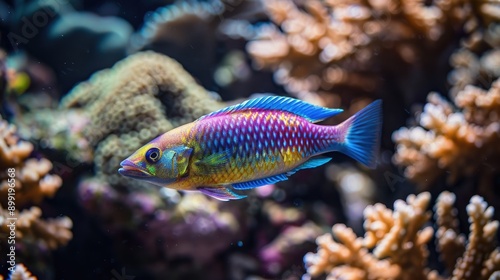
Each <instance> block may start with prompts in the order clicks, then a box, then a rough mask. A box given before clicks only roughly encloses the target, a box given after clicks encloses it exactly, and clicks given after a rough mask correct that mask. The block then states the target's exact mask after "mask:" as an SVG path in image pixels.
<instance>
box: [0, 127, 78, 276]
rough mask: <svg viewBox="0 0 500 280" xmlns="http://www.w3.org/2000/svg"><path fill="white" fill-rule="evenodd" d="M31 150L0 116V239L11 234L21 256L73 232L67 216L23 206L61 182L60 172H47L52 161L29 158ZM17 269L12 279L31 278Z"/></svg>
mask: <svg viewBox="0 0 500 280" xmlns="http://www.w3.org/2000/svg"><path fill="white" fill-rule="evenodd" d="M32 152H33V145H32V144H31V143H29V142H26V141H22V140H20V139H19V138H18V136H17V134H16V127H15V126H14V125H11V124H8V123H7V122H6V121H4V120H2V119H0V171H1V174H0V195H1V199H0V239H1V240H2V243H4V244H7V240H9V241H10V240H11V239H12V238H14V239H13V240H14V241H15V247H16V250H19V252H20V256H21V257H22V256H23V255H24V254H26V253H27V252H28V251H29V253H30V255H34V254H35V252H46V251H47V250H53V249H56V248H59V247H60V246H63V245H66V244H67V243H68V242H69V240H71V238H72V236H73V235H72V233H71V228H72V222H71V220H70V219H69V218H68V217H60V218H55V219H47V220H44V219H42V217H41V216H42V211H41V209H40V208H39V207H36V206H33V207H31V208H30V209H25V210H22V209H23V208H24V207H25V206H26V205H29V204H38V203H40V202H41V200H42V199H43V198H45V197H52V196H53V195H54V194H55V192H56V191H57V190H58V189H59V187H60V186H61V184H62V180H61V178H60V177H59V176H57V175H51V174H48V173H49V171H50V170H51V169H52V164H51V162H50V161H48V160H47V159H44V158H40V159H37V158H30V155H31V154H32ZM12 198H14V199H12ZM12 202H14V204H12ZM4 207H5V208H4ZM7 209H8V210H7ZM8 244H14V243H11V242H9V243H8ZM3 250H5V247H4V248H3ZM21 268H22V267H19V269H21ZM16 273H17V274H15V273H14V274H13V275H17V276H16V277H18V278H14V276H12V277H13V278H12V279H31V278H19V277H22V275H27V276H26V277H28V276H29V275H28V274H23V273H25V272H23V271H22V270H19V271H18V272H16Z"/></svg>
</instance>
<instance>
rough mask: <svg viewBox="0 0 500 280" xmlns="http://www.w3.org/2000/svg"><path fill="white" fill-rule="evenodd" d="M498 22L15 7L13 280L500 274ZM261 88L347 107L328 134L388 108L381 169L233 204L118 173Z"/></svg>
mask: <svg viewBox="0 0 500 280" xmlns="http://www.w3.org/2000/svg"><path fill="white" fill-rule="evenodd" d="M499 20H500V3H499V2H498V1H496V0H426V1H424V0H308V1H306V0H198V1H196V0H192V1H168V0H144V1H124V0H104V1H92V0H88V1H85V0H13V1H9V0H0V36H1V37H0V115H1V119H0V206H1V207H0V261H1V262H0V268H1V271H0V274H1V275H3V278H2V276H0V279H41V280H44V279H49V280H50V279H106V280H108V279H115V280H122V279H130V280H131V279H136V280H139V279H173V280H177V279H193V280H196V279H208V280H212V279H213V280H219V279H220V280H224V279H231V280H233V279H234V280H240V279H241V280H243V279H245V280H265V279H286V280H294V279H297V280H298V279H304V280H307V279H452V278H453V279H500V273H498V272H497V271H498V270H500V251H499V249H498V247H497V240H498V231H497V228H498V222H497V220H498V217H499V214H498V213H497V212H495V207H496V206H498V205H500V191H499V189H498V188H499V186H500V176H499V175H500V173H499V169H498V168H499V167H500V123H499V119H500V81H497V79H498V77H499V76H500V21H499ZM263 95H280V96H290V97H294V98H298V99H301V100H304V101H306V102H309V103H313V104H316V105H321V106H325V107H330V108H342V109H344V113H343V114H340V115H339V116H336V117H334V118H331V119H328V120H327V121H325V122H323V124H326V125H334V124H337V123H340V122H341V121H343V120H345V119H347V118H348V117H349V116H351V115H352V114H354V113H355V112H357V111H358V110H360V109H361V108H363V107H365V106H366V105H367V104H369V103H370V102H371V101H373V100H375V99H382V100H383V122H384V123H383V132H382V141H381V149H380V153H379V155H378V164H377V167H376V169H373V170H371V169H367V168H365V167H363V166H362V165H360V164H359V163H357V162H355V161H353V160H351V159H350V158H348V157H346V156H344V155H342V154H340V153H332V155H331V156H333V158H334V159H333V160H332V161H331V162H329V163H328V164H326V165H324V166H321V167H319V168H315V169H307V170H302V171H300V172H298V173H296V174H295V175H293V176H292V177H291V178H290V179H289V180H288V181H284V182H280V183H277V184H276V185H266V186H263V187H260V188H257V189H254V190H252V191H250V192H249V193H248V198H246V199H243V200H238V201H230V202H220V201H217V200H214V199H212V198H210V197H207V196H204V195H202V194H198V193H182V192H177V191H175V190H170V189H166V188H163V189H159V188H157V187H154V186H152V185H149V184H147V183H143V182H140V181H136V180H129V179H126V178H124V177H122V176H120V175H119V174H118V173H117V170H118V167H119V163H120V162H121V161H122V160H123V159H124V158H126V157H127V156H129V155H130V154H131V153H132V152H134V151H135V150H136V149H138V148H139V147H141V146H142V145H144V144H145V143H147V142H149V141H150V140H151V139H153V138H154V137H156V136H157V135H160V134H162V133H164V132H167V131H169V130H171V129H173V128H175V127H177V126H179V125H182V124H185V123H188V122H192V121H194V120H195V119H197V118H198V117H200V116H202V115H204V114H207V113H209V112H212V111H215V110H217V109H220V108H223V107H225V106H228V105H232V104H235V103H239V102H241V101H244V100H246V99H248V98H254V97H258V96H263ZM10 168H15V170H16V172H15V175H16V184H15V193H16V194H15V211H14V216H15V217H16V218H17V220H16V228H15V230H12V229H10V228H9V220H8V218H9V217H12V215H11V214H10V209H8V193H9V183H8V182H9V181H8V179H9V178H10V177H9V172H8V171H9V170H10ZM496 209H497V210H498V207H496ZM332 227H333V228H332ZM13 234H14V235H15V241H16V243H15V263H16V264H17V266H16V267H15V269H12V270H15V272H13V273H12V272H11V271H9V267H11V264H9V263H8V261H9V260H10V257H9V256H7V254H9V253H10V252H11V250H10V245H9V244H10V243H8V240H9V236H10V235H13Z"/></svg>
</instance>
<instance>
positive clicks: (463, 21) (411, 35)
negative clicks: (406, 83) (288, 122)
mask: <svg viewBox="0 0 500 280" xmlns="http://www.w3.org/2000/svg"><path fill="white" fill-rule="evenodd" d="M476 2H477V3H476ZM263 3H264V5H265V7H266V10H267V13H268V15H269V17H270V19H271V21H272V22H273V23H272V24H267V25H264V26H263V27H261V28H260V29H259V30H258V32H257V33H258V36H257V38H256V39H255V40H254V41H252V42H250V43H249V44H248V45H247V50H248V52H249V53H250V54H251V56H252V57H253V59H254V62H255V64H256V66H257V67H259V68H269V69H272V70H274V71H275V80H276V81H277V82H278V83H279V84H282V85H283V86H285V88H286V89H287V91H288V92H290V93H291V94H294V95H296V96H298V97H299V98H302V99H306V100H308V101H311V102H315V103H320V104H322V105H325V104H326V105H338V103H339V99H338V98H339V96H341V97H342V98H343V99H349V100H352V99H353V98H355V97H356V96H358V97H359V96H364V97H366V96H368V97H373V96H374V95H373V94H377V92H379V90H380V88H379V87H380V85H381V82H382V80H380V79H379V78H378V77H377V76H380V72H388V71H389V72H391V71H398V72H397V74H398V75H399V76H404V75H403V74H404V72H405V71H406V70H405V69H407V67H405V66H408V65H410V64H418V63H419V61H422V60H424V59H427V58H429V57H432V56H434V55H436V54H437V53H439V52H441V51H442V49H443V47H444V46H446V45H447V44H449V43H450V42H451V38H452V37H453V34H458V32H461V31H460V30H462V29H463V26H464V25H467V24H468V25H469V26H472V27H470V28H469V29H471V30H468V31H469V32H472V30H474V28H473V27H477V26H478V25H479V23H478V20H477V19H476V17H482V15H484V14H486V13H487V14H488V15H489V16H490V19H496V20H498V19H500V13H498V12H496V9H494V8H491V7H490V6H491V5H489V3H487V2H486V1H484V2H483V1H431V2H430V3H426V2H425V1H416V0H391V1H389V0H387V1H375V0H370V1H359V0H340V1H338V0H335V1H333V0H332V1H319V0H311V1H292V0H270V1H263ZM298 3H300V4H298ZM390 65H392V66H390ZM391 67H392V68H391ZM395 69H397V70H395ZM375 73H379V74H377V75H374V74H375ZM332 93H333V94H334V95H333V96H332ZM343 101H344V100H343ZM344 103H345V101H344Z"/></svg>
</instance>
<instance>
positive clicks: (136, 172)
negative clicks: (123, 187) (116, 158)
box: [118, 159, 151, 179]
mask: <svg viewBox="0 0 500 280" xmlns="http://www.w3.org/2000/svg"><path fill="white" fill-rule="evenodd" d="M120 166H121V168H120V169H118V173H120V174H121V175H123V176H126V177H130V178H135V179H143V178H149V177H151V175H150V174H149V173H148V172H147V171H146V170H144V169H142V168H141V167H139V166H137V164H135V163H133V162H132V161H130V160H129V159H126V160H124V161H122V162H121V163H120Z"/></svg>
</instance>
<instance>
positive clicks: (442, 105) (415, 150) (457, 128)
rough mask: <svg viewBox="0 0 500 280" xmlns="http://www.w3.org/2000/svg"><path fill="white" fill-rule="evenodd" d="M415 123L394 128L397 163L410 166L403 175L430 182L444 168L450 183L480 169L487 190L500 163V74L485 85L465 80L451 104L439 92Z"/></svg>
mask: <svg viewBox="0 0 500 280" xmlns="http://www.w3.org/2000/svg"><path fill="white" fill-rule="evenodd" d="M427 100H428V103H427V104H426V105H425V107H424V111H423V112H422V114H421V115H420V117H419V124H420V125H421V126H416V127H413V128H410V129H408V128H401V129H400V130H398V131H396V132H395V133H394V134H393V140H394V141H395V142H396V143H397V153H396V155H395V156H394V161H395V163H397V164H399V165H403V166H406V170H405V175H406V176H407V177H408V178H410V179H412V180H414V181H416V182H417V183H418V184H419V185H420V186H422V187H428V186H430V185H431V184H432V183H434V182H435V180H436V179H437V178H438V177H439V176H440V175H443V174H445V173H448V174H447V177H448V181H449V183H454V182H456V181H457V179H459V178H461V177H463V176H472V175H478V176H479V178H481V183H482V184H481V185H480V188H482V189H483V190H484V191H486V190H487V189H489V188H486V187H490V185H491V183H492V182H493V181H492V176H493V175H494V171H495V170H498V168H500V161H499V160H498V159H499V158H500V146H499V145H498V143H499V140H500V125H499V117H500V80H497V81H495V82H494V83H493V84H492V86H491V88H490V89H489V90H488V91H486V90H482V89H480V88H477V87H475V86H467V87H466V88H465V89H464V90H462V91H460V92H459V93H458V94H457V95H456V97H455V98H454V100H453V104H452V103H450V102H448V101H446V100H445V99H443V98H442V97H440V96H439V95H438V94H436V93H431V94H429V96H428V98H427Z"/></svg>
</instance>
